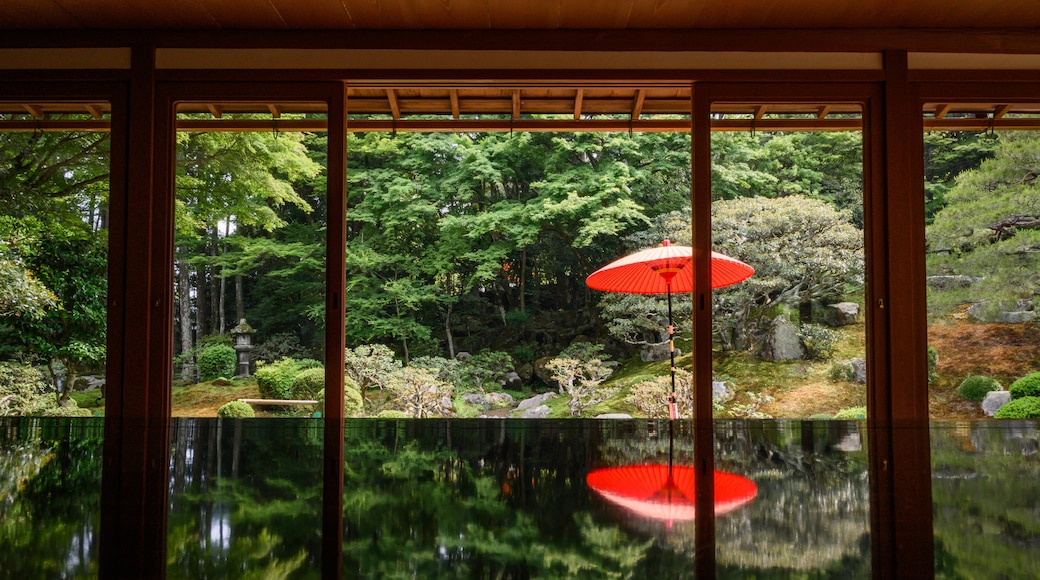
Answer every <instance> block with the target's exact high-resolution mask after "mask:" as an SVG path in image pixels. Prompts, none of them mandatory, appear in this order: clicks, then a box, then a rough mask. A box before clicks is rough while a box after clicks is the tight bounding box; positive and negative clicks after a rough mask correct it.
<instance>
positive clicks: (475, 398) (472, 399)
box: [462, 393, 488, 409]
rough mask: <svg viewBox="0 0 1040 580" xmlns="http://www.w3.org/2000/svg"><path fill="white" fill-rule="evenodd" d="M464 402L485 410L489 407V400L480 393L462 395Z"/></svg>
mask: <svg viewBox="0 0 1040 580" xmlns="http://www.w3.org/2000/svg"><path fill="white" fill-rule="evenodd" d="M462 400H463V401H466V402H467V403H469V404H470V405H476V406H478V407H482V408H484V409H486V408H487V406H488V402H487V400H486V399H485V398H484V396H483V395H481V394H480V393H465V394H463V395H462Z"/></svg>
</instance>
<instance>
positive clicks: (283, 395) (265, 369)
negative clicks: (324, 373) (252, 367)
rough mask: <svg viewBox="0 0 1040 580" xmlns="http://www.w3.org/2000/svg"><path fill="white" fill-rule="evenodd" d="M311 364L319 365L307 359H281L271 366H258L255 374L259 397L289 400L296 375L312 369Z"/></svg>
mask: <svg viewBox="0 0 1040 580" xmlns="http://www.w3.org/2000/svg"><path fill="white" fill-rule="evenodd" d="M311 363H317V364H318V365H319V366H320V364H321V363H318V362H317V361H310V360H308V359H305V360H302V361H298V360H294V359H291V358H283V359H280V360H278V361H276V362H273V363H271V364H265V365H260V366H259V368H257V369H256V374H255V376H256V386H257V388H258V389H259V390H260V396H262V397H263V398H265V399H291V398H292V386H293V381H294V380H295V379H296V375H298V374H300V373H301V372H302V371H304V370H306V369H308V368H314V365H313V364H311Z"/></svg>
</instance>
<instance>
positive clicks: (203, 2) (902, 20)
mask: <svg viewBox="0 0 1040 580" xmlns="http://www.w3.org/2000/svg"><path fill="white" fill-rule="evenodd" d="M1038 26H1040V8H1038V6H1037V2H1036V0H1001V1H1000V2H995V1H983V0H953V1H950V0H743V1H740V0H737V1H735V0H398V1H394V0H89V1H84V0H4V1H3V2H0V29H24V30H28V29H83V30H106V29H155V30H257V29H269V30H515V29H537V30H568V29H603V30H636V29H738V28H739V29H792V28H812V29H834V28H930V29H934V28H971V29H981V28H1005V29H1024V28H1035V27H1038Z"/></svg>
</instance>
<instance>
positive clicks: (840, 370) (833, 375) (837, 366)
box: [827, 360, 856, 383]
mask: <svg viewBox="0 0 1040 580" xmlns="http://www.w3.org/2000/svg"><path fill="white" fill-rule="evenodd" d="M827 377H828V378H830V380H832V381H834V382H836V383H837V382H845V383H851V382H852V381H854V380H855V379H856V369H854V368H852V361H847V360H845V361H834V362H832V363H831V368H830V369H829V370H828V371H827Z"/></svg>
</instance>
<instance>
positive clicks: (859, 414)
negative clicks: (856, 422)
mask: <svg viewBox="0 0 1040 580" xmlns="http://www.w3.org/2000/svg"><path fill="white" fill-rule="evenodd" d="M834 418H835V419H866V418H867V408H866V407H848V408H846V409H842V410H840V411H838V412H837V413H835V414H834Z"/></svg>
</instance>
